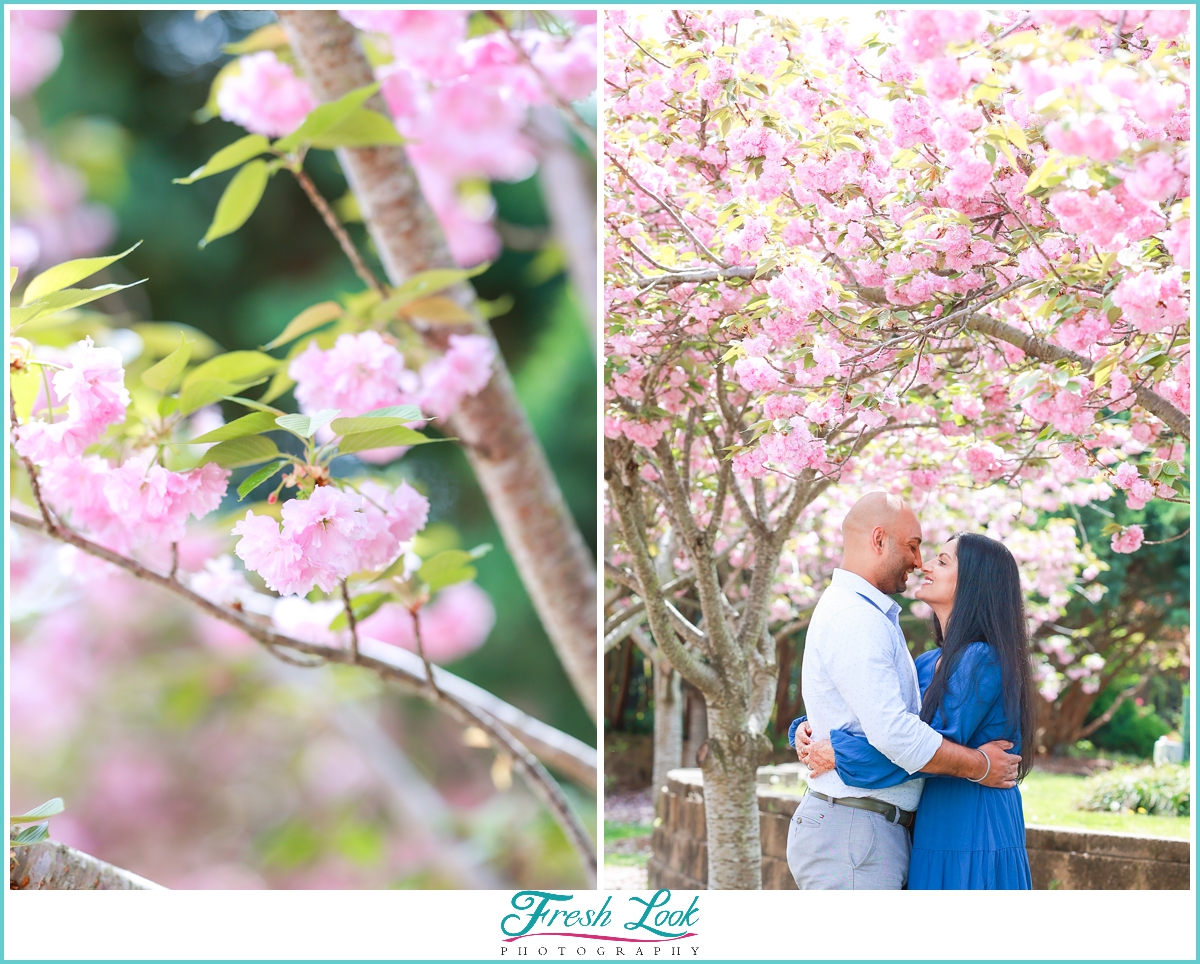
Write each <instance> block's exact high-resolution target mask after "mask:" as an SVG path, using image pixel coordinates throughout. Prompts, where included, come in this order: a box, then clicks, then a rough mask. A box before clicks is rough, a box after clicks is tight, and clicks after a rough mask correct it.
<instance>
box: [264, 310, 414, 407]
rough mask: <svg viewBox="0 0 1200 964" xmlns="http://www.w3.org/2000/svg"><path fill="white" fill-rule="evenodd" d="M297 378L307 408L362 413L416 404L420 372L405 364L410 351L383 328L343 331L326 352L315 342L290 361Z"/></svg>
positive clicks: (300, 399) (299, 396) (290, 370)
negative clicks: (381, 330)
mask: <svg viewBox="0 0 1200 964" xmlns="http://www.w3.org/2000/svg"><path fill="white" fill-rule="evenodd" d="M288 375H290V376H291V377H292V378H294V379H295V380H296V401H298V402H299V403H300V410H301V411H302V412H306V413H310V414H311V413H314V412H318V411H320V410H321V409H337V410H338V411H340V412H341V413H342V414H343V415H348V416H349V415H361V414H362V413H363V412H369V411H371V410H373V409H376V408H384V407H386V406H389V405H401V404H406V403H411V402H412V401H413V397H414V394H415V392H416V388H417V378H416V375H415V373H413V372H410V371H407V370H406V369H405V368H404V356H403V355H402V354H400V352H399V350H398V349H397V348H396V347H395V345H394V344H392V343H391V342H389V341H385V340H384V337H383V336H382V335H380V334H379V332H377V331H364V332H361V333H360V334H357V335H352V334H343V335H338V338H337V341H336V342H334V344H333V347H332V348H330V349H328V350H325V351H323V350H322V349H321V348H320V347H319V346H318V345H317V343H316V342H315V341H313V342H310V343H309V345H308V347H307V348H306V349H305V350H304V351H303V352H301V353H300V354H299V355H297V356H296V357H295V358H294V359H293V360H292V363H291V364H290V365H289V366H288Z"/></svg>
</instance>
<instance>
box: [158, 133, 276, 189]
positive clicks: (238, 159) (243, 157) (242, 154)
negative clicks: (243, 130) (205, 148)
mask: <svg viewBox="0 0 1200 964" xmlns="http://www.w3.org/2000/svg"><path fill="white" fill-rule="evenodd" d="M270 146H271V142H270V141H268V140H267V139H266V138H265V137H263V136H262V134H247V135H246V136H245V137H243V138H241V139H239V140H236V141H234V142H233V143H232V144H229V145H226V146H225V147H222V148H221V149H220V150H219V151H217V153H216V154H214V155H213V156H212V157H210V158H209V159H208V162H207V163H206V164H205V165H204V166H203V167H198V168H196V170H194V171H192V173H191V174H189V175H188V176H187V177H177V178H175V180H174V181H172V182H171V183H173V184H192V183H193V182H195V181H198V180H200V178H202V177H211V176H212V175H213V174H220V173H221V172H222V171H228V170H229V169H230V168H233V167H237V166H238V165H239V164H244V163H245V162H246V161H248V160H250V158H252V157H258V155H259V154H262V153H263V152H264V151H266V150H268V149H269V148H270Z"/></svg>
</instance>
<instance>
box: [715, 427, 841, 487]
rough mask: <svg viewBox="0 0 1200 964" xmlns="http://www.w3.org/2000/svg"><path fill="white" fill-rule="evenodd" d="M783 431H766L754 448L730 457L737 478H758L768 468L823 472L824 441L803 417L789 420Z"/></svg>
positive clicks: (825, 462)
mask: <svg viewBox="0 0 1200 964" xmlns="http://www.w3.org/2000/svg"><path fill="white" fill-rule="evenodd" d="M790 422H791V424H790V427H789V430H788V431H787V432H768V433H767V434H766V435H764V436H763V437H762V439H761V440H760V441H759V444H758V447H757V448H754V449H751V450H750V451H749V452H743V453H741V454H740V455H736V456H734V459H733V468H734V471H735V472H736V473H737V474H738V476H739V477H741V478H755V479H761V478H762V477H763V476H765V475H766V474H767V472H768V471H771V470H772V469H774V470H778V469H782V470H783V471H784V472H786V473H788V474H789V475H799V474H800V473H801V472H803V471H804V470H805V469H815V470H816V471H818V472H827V471H829V469H830V468H831V466H830V464H829V462H828V460H827V459H826V458H825V441H824V439H820V438H817V437H815V436H814V435H813V434H812V432H811V431H810V430H809V428H808V424H807V423H806V422H805V420H804V419H803V418H800V417H796V418H793V419H791V420H790Z"/></svg>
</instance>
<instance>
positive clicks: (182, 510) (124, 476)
mask: <svg viewBox="0 0 1200 964" xmlns="http://www.w3.org/2000/svg"><path fill="white" fill-rule="evenodd" d="M228 480H229V470H228V469H223V468H221V467H220V466H218V465H216V464H214V463H212V462H209V463H206V464H205V465H203V466H201V467H200V468H197V469H192V470H191V471H190V472H184V473H180V472H171V471H169V470H167V469H165V468H163V467H162V466H161V465H158V464H151V463H150V461H149V459H147V458H145V457H144V456H134V457H132V458H129V459H126V460H125V462H123V463H122V464H121V465H119V466H117V467H116V468H113V469H111V470H110V471H109V473H108V479H107V480H106V482H105V484H104V495H105V497H106V498H107V499H108V502H109V505H110V506H111V508H112V511H113V513H114V514H115V515H117V516H118V517H120V518H123V519H126V520H128V522H129V524H130V525H131V527H136V529H137V531H138V532H139V534H140V535H141V536H142V537H144V538H145V539H147V541H158V542H163V543H172V542H178V541H180V540H181V539H182V538H183V536H184V534H185V532H186V531H187V520H188V516H194V517H195V518H197V519H199V518H203V517H204V516H206V515H207V514H208V513H209V512H211V511H212V510H213V509H215V508H216V507H217V506H218V505H220V504H221V499H222V498H223V497H224V495H225V488H226V485H227V484H228Z"/></svg>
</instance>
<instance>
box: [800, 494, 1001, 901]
mask: <svg viewBox="0 0 1200 964" xmlns="http://www.w3.org/2000/svg"><path fill="white" fill-rule="evenodd" d="M920 565H921V523H920V521H919V520H918V519H917V515H916V513H915V512H913V510H912V509H911V508H910V507H909V506H908V505H907V504H906V503H905V502H904V501H903V500H902V499H900V498H897V497H896V496H894V495H887V494H885V493H883V492H872V493H871V494H870V495H866V496H863V498H861V499H859V500H858V502H856V503H855V504H854V506H853V508H851V510H850V512H849V513H848V514H847V515H846V519H845V521H844V522H843V523H842V564H841V566H840V567H839V568H837V569H835V570H834V571H833V579H832V581H831V582H830V585H829V587H828V588H827V589H826V590H825V592H824V593H823V594H822V595H821V599H820V601H819V602H818V603H817V607H816V609H815V610H814V611H813V616H812V621H811V622H810V623H809V627H808V635H807V637H806V639H805V644H804V664H803V666H802V672H801V689H802V692H803V696H804V707H805V709H806V710H807V711H808V723H809V725H810V726H811V730H812V739H813V740H823V739H826V738H828V737H829V734H830V731H831V730H835V729H846V730H849V731H850V732H852V733H855V734H859V735H863V736H865V737H866V738H867V740H868V741H870V743H871V745H872V746H874V747H875V748H876V749H877V750H879V751H880V752H881V753H883V754H884V756H886V757H887V758H888V759H890V760H891V761H892V762H893V763H895V764H896V765H897V766H900V767H903V768H904V769H905V770H907V771H908V772H909V773H911V774H916V773H918V772H923V773H929V774H945V775H949V776H956V777H968V778H971V779H978V778H980V777H984V776H985V774H986V778H985V779H984V780H983V781H982V782H983V785H984V786H991V787H1007V786H1013V785H1014V781H1015V779H1016V772H1017V764H1018V762H1019V760H1020V758H1019V757H1016V756H1013V755H1011V754H1008V753H1006V752H1005V749H1006V748H1008V747H1010V746H1011V745H1012V744H1008V743H989V744H986V745H985V746H983V747H981V748H980V749H978V750H973V749H969V748H967V747H964V746H959V745H958V744H957V743H952V742H950V741H949V740H947V739H945V738H944V737H943V736H942V735H941V734H940V733H938V732H936V731H935V730H934V729H932V728H931V727H930V726H929V724H927V723H925V722H923V721H922V720H921V718H920V716H919V715H918V714H919V713H920V709H921V691H920V688H919V685H918V683H917V670H916V666H915V665H914V664H913V660H912V657H911V656H910V655H909V652H908V646H907V645H906V643H905V641H904V634H903V633H902V632H901V631H900V621H899V614H900V606H899V604H898V603H896V601H895V600H894V599H891V598H890V596H891V594H892V593H898V592H901V591H903V589H904V587H905V584H906V583H907V582H908V576H909V573H911V572H912V571H913V570H915V569H918V568H919V567H920ZM794 730H795V726H794V725H793V731H794ZM985 755H986V757H987V759H985V758H984V757H985ZM814 774H816V775H814V776H812V777H810V779H809V781H808V787H809V792H808V793H807V794H806V795H805V797H804V799H803V800H802V801H801V802H800V806H798V807H797V808H796V814H795V816H794V818H793V819H792V823H791V826H790V827H789V829H788V846H787V857H788V867H789V868H790V869H791V871H792V876H793V877H794V878H795V879H796V886H798V887H799V888H800V889H801V890H899V889H901V888H902V887H903V886H904V883H905V881H906V880H907V877H908V858H909V852H910V849H911V842H910V841H911V838H910V836H909V828H910V827H911V826H912V823H913V820H914V818H915V816H916V809H917V805H918V804H919V803H920V800H921V789H922V787H923V786H924V782H925V781H924V779H923V778H922V777H920V776H917V777H914V778H913V779H911V780H909V781H907V782H906V783H901V784H900V785H899V786H894V787H888V788H886V789H880V790H868V789H864V788H862V787H853V786H848V785H847V784H845V783H843V782H842V780H841V778H840V777H839V776H838V774H837V770H823V768H821V767H819V766H818V767H817V769H816V770H814Z"/></svg>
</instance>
